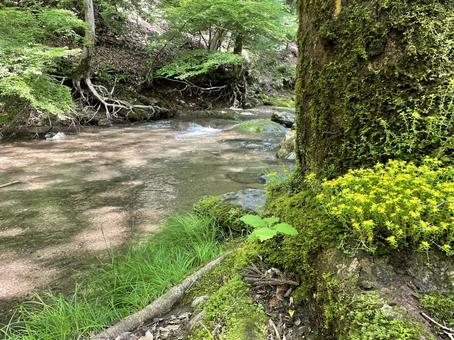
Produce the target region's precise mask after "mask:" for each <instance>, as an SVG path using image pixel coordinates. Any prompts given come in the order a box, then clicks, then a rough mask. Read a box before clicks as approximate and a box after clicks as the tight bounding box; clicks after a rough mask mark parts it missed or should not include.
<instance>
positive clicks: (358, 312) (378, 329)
mask: <svg viewBox="0 0 454 340" xmlns="http://www.w3.org/2000/svg"><path fill="white" fill-rule="evenodd" d="M384 304H385V303H384V301H383V300H382V299H381V298H380V297H379V295H378V294H377V293H375V292H372V293H364V294H360V295H358V296H357V297H355V299H354V300H353V302H352V304H351V305H350V308H349V312H348V314H347V315H348V316H347V318H348V319H349V321H350V323H349V328H350V329H349V330H348V331H347V334H346V335H345V336H341V337H340V339H350V340H369V339H389V340H394V339H396V340H418V339H421V334H422V330H421V327H420V326H419V325H418V324H416V323H415V322H412V321H409V320H405V319H402V318H401V317H396V315H394V316H393V315H392V312H388V313H387V312H385V310H384V309H383V306H384ZM393 312H394V313H397V311H393Z"/></svg>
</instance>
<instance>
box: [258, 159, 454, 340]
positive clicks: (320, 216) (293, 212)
mask: <svg viewBox="0 0 454 340" xmlns="http://www.w3.org/2000/svg"><path fill="white" fill-rule="evenodd" d="M453 178H454V168H453V167H452V166H449V165H443V164H442V163H441V162H439V161H437V160H434V159H426V160H424V161H423V162H422V163H420V164H419V165H415V164H413V163H410V162H403V161H389V162H388V163H386V164H378V165H376V166H375V167H373V168H369V169H359V170H352V171H350V172H348V173H347V174H345V175H344V176H340V177H338V178H335V179H332V180H320V179H318V178H316V177H315V176H314V175H308V176H306V177H302V176H300V175H298V174H287V175H283V176H277V175H276V176H275V178H274V180H273V181H271V184H270V185H268V188H267V194H268V202H267V207H266V215H267V216H277V217H279V218H280V219H281V220H282V221H285V222H287V223H289V224H291V225H293V226H295V227H296V228H297V229H298V231H299V234H298V235H296V236H294V237H281V238H277V239H273V240H270V241H266V242H264V243H263V246H262V247H261V248H260V255H261V257H262V258H263V259H264V260H265V262H266V263H267V264H268V265H269V266H276V267H278V268H281V269H283V270H284V271H286V272H292V273H296V274H298V275H299V276H300V277H301V285H300V287H298V289H297V290H296V291H295V293H294V295H293V297H294V299H295V301H296V302H297V303H304V304H307V305H309V306H310V308H311V309H312V312H313V316H314V319H315V320H316V321H315V324H316V327H317V328H318V329H319V332H320V334H321V336H326V337H327V338H345V339H372V338H373V339H419V336H420V334H421V332H422V330H421V328H419V327H417V326H416V323H415V322H413V321H411V320H410V317H407V316H405V312H404V311H403V312H402V313H400V312H399V311H397V310H394V308H391V310H392V313H388V309H389V308H388V307H389V306H387V305H386V303H385V301H384V300H382V299H381V298H380V296H378V295H377V296H375V295H362V294H359V293H358V292H359V291H361V288H360V287H359V286H358V283H359V281H358V279H357V278H356V279H355V278H349V277H347V278H342V279H345V280H346V282H342V285H341V288H339V287H338V284H339V282H337V280H338V279H340V278H341V275H340V272H341V270H340V269H339V268H340V267H342V266H343V265H344V264H345V263H351V261H350V262H348V261H347V262H345V263H343V262H342V259H341V258H338V257H336V256H331V257H330V256H328V257H327V256H325V255H326V254H329V253H330V252H331V251H334V253H336V252H337V254H339V256H340V257H344V258H347V259H348V258H351V256H353V257H355V256H358V255H361V254H363V255H362V256H371V255H373V256H380V257H382V256H392V255H393V254H396V253H397V252H406V254H408V256H412V254H417V253H422V254H425V253H426V254H428V252H434V253H437V256H441V257H450V256H452V255H453V252H452V249H453V246H454V244H453V242H454V234H453V232H454V230H453V228H452V226H453V222H454V205H453V199H454V184H453V183H454V181H453ZM428 258H429V256H428ZM433 258H435V256H434V257H433ZM326 261H331V262H330V263H327V262H326ZM330 266H334V268H332V267H330ZM339 266H340V267H339ZM342 268H343V267H342ZM348 269H349V268H346V269H342V271H345V270H347V272H348ZM332 270H334V271H333V273H332V274H333V276H334V277H333V278H332V277H331V276H330V273H331V271H332ZM355 270H356V269H352V273H354V272H355ZM352 275H353V274H352ZM355 275H356V274H355ZM347 276H348V275H347ZM374 294H378V293H374ZM451 302H452V301H451V300H449V299H448V298H440V299H435V298H428V297H426V298H425V300H423V305H424V303H425V307H426V308H427V309H428V310H429V308H430V307H432V309H433V315H437V311H438V313H442V311H443V310H444V309H445V308H449V306H451V305H450V303H451ZM451 309H452V308H451ZM448 314H449V313H448ZM438 317H439V318H440V320H442V321H444V322H449V320H450V319H449V317H450V316H449V315H446V314H443V313H442V314H440V315H439V316H438ZM451 318H452V316H451Z"/></svg>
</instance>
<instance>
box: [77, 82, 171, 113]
mask: <svg viewBox="0 0 454 340" xmlns="http://www.w3.org/2000/svg"><path fill="white" fill-rule="evenodd" d="M85 83H86V84H87V88H88V90H89V91H90V93H91V94H92V95H93V97H94V98H95V99H96V100H97V101H98V102H99V103H100V106H99V107H98V111H99V109H100V107H101V106H102V107H104V109H105V112H106V116H107V118H109V119H112V118H113V117H116V116H117V114H118V112H120V111H121V110H126V111H127V112H133V111H135V110H144V111H147V112H149V113H150V114H151V115H150V116H151V117H154V118H158V116H159V114H161V113H164V112H168V110H167V109H165V108H162V107H159V106H154V105H134V104H131V103H129V102H127V101H126V100H121V99H117V98H114V97H113V92H114V90H115V88H113V89H112V90H111V91H108V90H107V88H105V87H104V86H101V85H95V84H93V83H92V81H91V79H90V78H87V79H85ZM75 87H76V88H77V90H78V91H79V93H80V94H81V96H82V99H83V100H85V101H87V102H88V101H89V99H88V98H87V97H86V96H85V94H84V92H83V90H82V89H81V86H80V84H75Z"/></svg>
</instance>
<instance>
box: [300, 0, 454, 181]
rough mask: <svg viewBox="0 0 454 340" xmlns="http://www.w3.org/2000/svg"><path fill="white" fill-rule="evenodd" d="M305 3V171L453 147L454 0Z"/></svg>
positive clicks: (339, 169)
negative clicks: (453, 38) (453, 40)
mask: <svg viewBox="0 0 454 340" xmlns="http://www.w3.org/2000/svg"><path fill="white" fill-rule="evenodd" d="M298 10H299V19H300V30H299V33H298V44H299V51H300V54H299V62H298V70H297V90H296V91H297V129H298V134H297V158H298V163H299V167H300V169H301V172H302V173H307V172H315V173H316V174H318V175H320V176H327V177H332V176H336V175H339V174H342V173H344V172H345V171H347V170H348V169H350V168H358V167H365V166H370V165H372V164H374V163H376V162H377V161H386V160H387V159H389V158H399V159H405V160H416V161H417V160H418V159H421V158H422V157H424V156H425V155H433V154H435V153H437V154H438V155H442V156H446V157H449V156H450V155H451V156H452V150H453V145H454V143H453V137H452V134H453V132H454V131H453V114H454V99H453V98H454V82H453V81H452V79H454V45H453V44H452V43H451V42H452V37H453V36H452V34H453V33H452V32H454V21H453V20H452V18H453V17H454V2H453V1H452V0H424V1H416V2H415V1H411V0H393V1H382V0H349V1H346V0H326V1H309V0H299V3H298Z"/></svg>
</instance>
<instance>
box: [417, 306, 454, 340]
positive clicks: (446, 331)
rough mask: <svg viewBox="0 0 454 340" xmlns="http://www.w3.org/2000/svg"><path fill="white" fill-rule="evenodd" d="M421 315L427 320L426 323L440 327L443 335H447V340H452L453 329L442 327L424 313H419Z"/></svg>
mask: <svg viewBox="0 0 454 340" xmlns="http://www.w3.org/2000/svg"><path fill="white" fill-rule="evenodd" d="M421 315H422V316H423V317H424V318H425V319H427V320H428V321H430V322H431V323H433V324H434V325H436V326H438V327H440V328H441V329H442V330H443V331H444V333H445V334H446V335H448V336H449V338H451V339H452V337H453V336H454V329H452V328H449V327H446V326H443V325H442V324H441V323H439V322H437V321H435V320H434V319H432V318H431V317H430V316H428V315H427V314H426V313H424V312H421Z"/></svg>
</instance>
